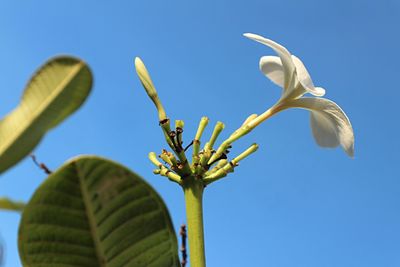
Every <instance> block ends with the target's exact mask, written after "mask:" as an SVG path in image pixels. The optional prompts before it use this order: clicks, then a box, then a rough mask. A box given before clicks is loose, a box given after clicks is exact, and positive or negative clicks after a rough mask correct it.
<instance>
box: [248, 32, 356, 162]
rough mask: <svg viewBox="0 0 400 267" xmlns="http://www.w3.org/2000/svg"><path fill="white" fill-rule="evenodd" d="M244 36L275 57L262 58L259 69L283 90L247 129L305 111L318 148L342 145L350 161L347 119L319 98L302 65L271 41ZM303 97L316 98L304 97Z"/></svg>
mask: <svg viewBox="0 0 400 267" xmlns="http://www.w3.org/2000/svg"><path fill="white" fill-rule="evenodd" d="M244 36H246V37H247V38H250V39H252V40H254V41H256V42H259V43H262V44H264V45H266V46H269V47H270V48H272V49H273V50H274V51H275V52H276V53H277V54H278V56H264V57H261V59H260V69H261V71H262V72H263V73H264V75H265V76H267V77H268V78H269V79H270V80H271V81H272V82H274V83H275V84H277V85H278V86H280V87H282V89H283V92H282V96H281V98H280V99H279V100H278V102H277V103H276V104H275V105H274V106H273V107H272V108H270V109H269V110H267V111H266V112H264V114H262V115H260V116H258V117H257V118H255V119H253V120H252V121H250V122H249V123H248V126H249V127H250V128H254V127H255V126H257V125H258V124H260V123H261V122H262V121H264V120H265V119H267V118H268V117H270V116H272V115H274V114H276V113H277V112H279V111H282V110H285V109H287V108H302V109H307V110H309V111H311V129H312V133H313V136H314V138H315V141H316V142H317V144H318V145H319V146H321V147H337V146H339V145H341V146H342V147H343V149H344V150H345V151H346V153H347V154H348V155H349V156H350V157H353V155H354V133H353V128H352V126H351V123H350V121H349V119H348V118H347V116H346V114H345V113H344V112H343V110H342V109H341V108H340V107H339V106H338V105H337V104H336V103H335V102H333V101H331V100H328V99H326V98H321V97H322V96H324V94H325V89H323V88H321V87H315V86H314V83H313V81H312V80H311V77H310V74H309V73H308V71H307V69H306V68H305V66H304V64H303V62H301V60H300V59H299V58H298V57H296V56H294V55H291V54H290V52H289V51H288V50H287V49H286V48H285V47H283V46H282V45H280V44H278V43H276V42H274V41H272V40H269V39H266V38H264V37H262V36H259V35H256V34H251V33H246V34H244ZM306 93H310V94H312V95H314V96H316V97H303V96H304V95H305V94H306Z"/></svg>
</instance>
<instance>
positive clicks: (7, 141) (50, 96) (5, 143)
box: [0, 62, 84, 153]
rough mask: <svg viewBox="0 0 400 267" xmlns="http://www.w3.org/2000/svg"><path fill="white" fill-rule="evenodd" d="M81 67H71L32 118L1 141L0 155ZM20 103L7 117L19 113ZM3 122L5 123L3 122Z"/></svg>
mask: <svg viewBox="0 0 400 267" xmlns="http://www.w3.org/2000/svg"><path fill="white" fill-rule="evenodd" d="M83 65H84V64H83V62H79V63H78V64H77V65H76V66H75V67H73V68H72V70H71V72H70V74H68V75H67V76H66V77H65V78H64V79H63V80H62V81H61V83H60V84H59V85H58V86H57V87H56V89H55V90H54V91H53V92H52V93H51V94H49V97H47V98H46V99H45V100H44V101H43V102H42V104H40V105H39V106H38V108H37V109H36V110H37V111H36V112H33V113H32V116H31V118H32V119H31V120H29V121H28V120H23V121H24V123H22V126H20V127H18V128H17V130H16V131H15V132H16V134H13V135H11V138H9V139H7V140H6V141H5V142H4V139H3V142H1V143H2V144H3V145H2V144H1V143H0V153H3V152H4V151H6V150H7V148H9V147H10V146H11V145H12V144H13V143H14V142H15V141H16V140H18V139H19V138H20V137H21V135H22V134H23V133H24V132H25V130H26V129H28V128H29V126H30V125H32V124H33V123H34V122H35V121H36V120H37V119H38V118H39V117H40V115H41V114H43V111H44V110H45V109H46V108H47V107H48V106H49V105H50V104H51V103H52V102H53V100H54V99H56V98H57V96H58V95H59V94H60V93H61V92H62V90H63V88H65V87H66V85H67V84H68V83H69V82H70V81H71V80H72V79H73V78H74V77H75V75H76V74H77V73H78V72H79V71H80V70H81V69H82V66H83ZM25 101H26V100H25ZM25 101H24V102H25ZM22 103H23V102H21V103H20V104H19V105H18V107H17V108H16V109H15V110H14V111H13V112H12V113H11V114H10V115H9V116H10V117H12V116H13V115H14V114H15V113H16V112H18V111H19V109H20V108H21V106H22ZM3 122H5V121H4V120H3Z"/></svg>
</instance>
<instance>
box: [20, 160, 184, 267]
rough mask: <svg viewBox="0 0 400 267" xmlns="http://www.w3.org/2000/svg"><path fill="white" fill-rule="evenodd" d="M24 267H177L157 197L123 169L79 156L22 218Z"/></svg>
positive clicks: (44, 186) (164, 213) (164, 210)
mask: <svg viewBox="0 0 400 267" xmlns="http://www.w3.org/2000/svg"><path fill="white" fill-rule="evenodd" d="M19 253H20V256H21V259H22V262H23V265H24V266H29V267H50V266H51V267H68V266H70V267H77V266H82V267H83V266H87V267H90V266H93V267H97V266H100V267H121V266H125V267H129V266H134V267H170V266H174V267H175V266H179V257H178V247H177V238H176V235H175V232H174V229H173V226H172V222H171V219H170V216H169V213H168V210H167V208H166V206H165V204H164V202H163V201H162V199H161V198H160V197H159V195H158V194H157V192H156V191H155V190H154V189H152V188H151V187H150V185H148V184H147V183H146V182H145V181H143V180H142V179H141V178H140V177H139V176H138V175H136V174H135V173H132V172H131V171H129V170H128V169H126V168H125V167H123V166H121V165H119V164H117V163H114V162H111V161H109V160H106V159H101V158H98V157H94V156H83V157H79V158H76V159H73V160H72V161H70V162H68V163H66V164H65V165H64V166H63V167H61V168H60V169H59V170H58V171H56V172H54V173H52V174H51V175H50V176H49V177H48V178H47V179H46V181H45V182H44V183H43V184H42V185H41V186H40V187H39V188H38V189H37V190H36V192H35V194H34V195H33V197H32V199H31V200H30V201H29V203H28V204H27V206H26V207H25V209H24V212H23V213H22V220H21V225H20V229H19Z"/></svg>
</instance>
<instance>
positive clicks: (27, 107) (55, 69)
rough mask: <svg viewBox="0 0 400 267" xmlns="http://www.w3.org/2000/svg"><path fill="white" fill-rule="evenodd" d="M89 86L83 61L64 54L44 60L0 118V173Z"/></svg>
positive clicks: (81, 98) (79, 100) (67, 112)
mask: <svg viewBox="0 0 400 267" xmlns="http://www.w3.org/2000/svg"><path fill="white" fill-rule="evenodd" d="M91 88H92V74H91V72H90V70H89V68H88V66H87V65H86V64H85V63H84V62H83V61H81V60H79V59H76V58H72V57H67V56H63V57H57V58H54V59H51V60H50V61H48V62H47V63H45V64H44V65H43V66H42V67H41V68H40V69H39V70H38V71H37V72H36V73H35V74H34V75H33V77H32V78H31V80H30V81H29V83H28V85H27V86H26V89H25V92H24V94H23V96H22V99H21V102H20V104H19V105H18V106H17V108H16V109H14V110H13V111H12V112H11V113H9V114H8V115H7V116H6V117H4V118H3V119H2V120H1V121H0V173H2V172H4V171H5V170H7V169H8V168H10V167H12V166H13V165H15V164H16V163H18V162H19V161H20V160H21V159H23V158H24V157H25V156H26V155H28V154H29V153H30V152H31V151H32V150H33V148H34V147H35V146H36V145H37V144H38V143H39V141H40V140H41V139H42V137H43V136H44V135H45V134H46V132H47V131H48V130H50V129H51V128H53V127H55V126H56V125H58V124H59V123H60V122H62V121H63V120H64V119H65V118H66V117H68V116H69V115H70V114H71V113H73V112H74V111H75V110H77V109H78V108H79V107H80V106H81V105H82V103H83V102H84V101H85V99H86V97H87V96H88V95H89V93H90V90H91Z"/></svg>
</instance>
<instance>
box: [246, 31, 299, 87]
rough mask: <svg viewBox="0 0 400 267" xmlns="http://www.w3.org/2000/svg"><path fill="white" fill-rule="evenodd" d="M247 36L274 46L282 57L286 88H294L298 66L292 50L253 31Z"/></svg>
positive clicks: (271, 46)
mask: <svg viewBox="0 0 400 267" xmlns="http://www.w3.org/2000/svg"><path fill="white" fill-rule="evenodd" d="M244 36H245V37H247V38H249V39H252V40H254V41H256V42H259V43H262V44H264V45H266V46H269V47H270V48H272V49H273V50H274V51H275V52H276V53H277V54H278V56H279V57H280V59H281V61H282V67H283V72H284V80H285V82H284V88H285V89H288V90H289V91H291V90H292V89H293V88H294V83H295V80H296V79H295V75H296V74H295V71H296V67H295V65H294V63H293V61H292V57H291V54H290V52H289V51H288V50H287V49H286V48H285V47H283V46H282V45H280V44H278V43H276V42H274V41H272V40H270V39H266V38H264V37H262V36H260V35H257V34H252V33H245V34H244Z"/></svg>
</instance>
